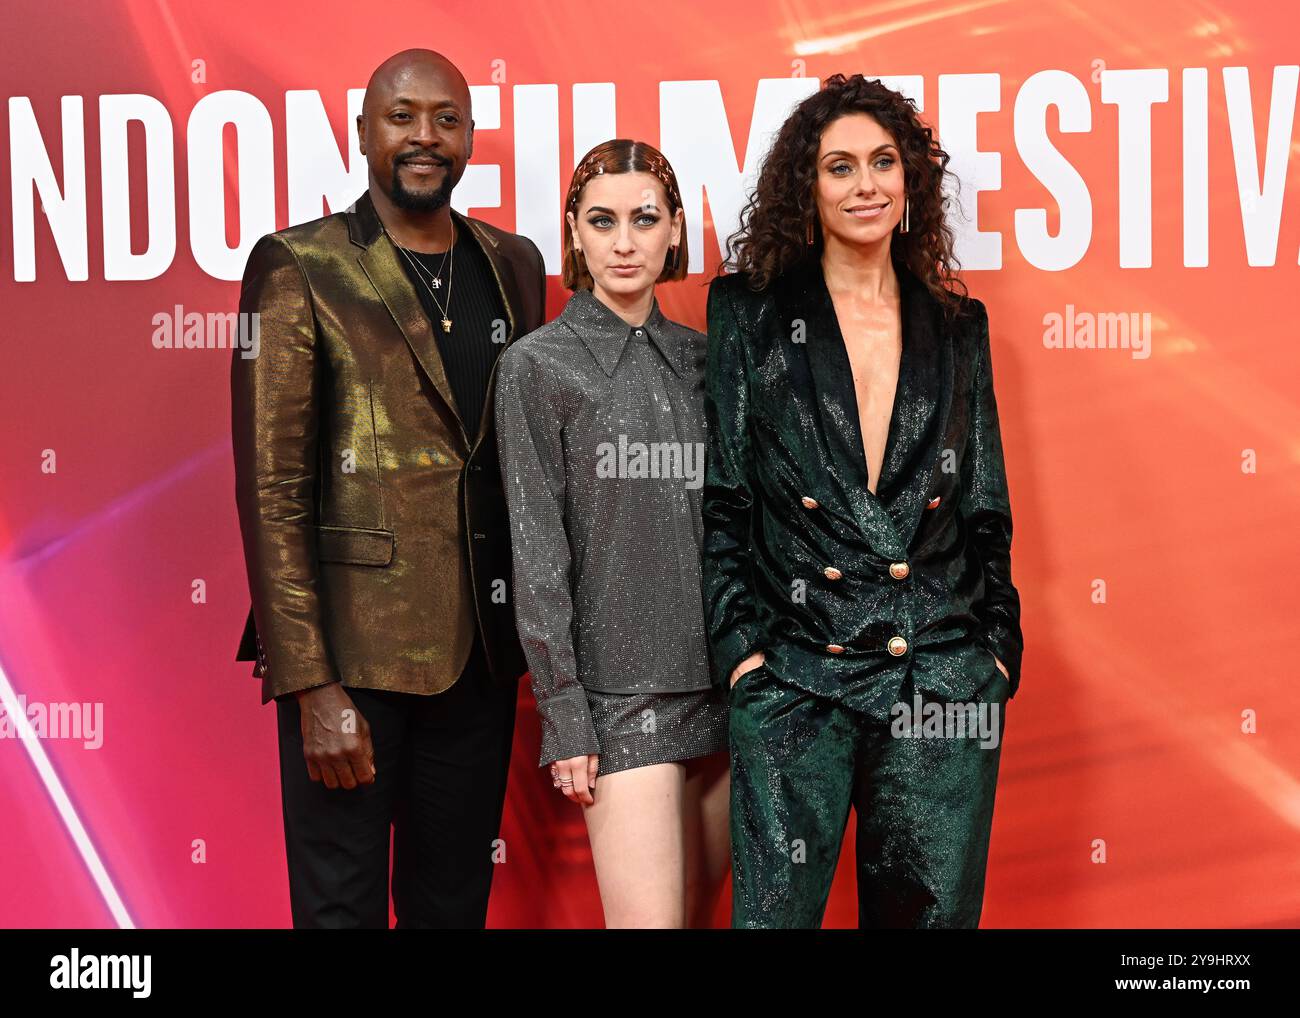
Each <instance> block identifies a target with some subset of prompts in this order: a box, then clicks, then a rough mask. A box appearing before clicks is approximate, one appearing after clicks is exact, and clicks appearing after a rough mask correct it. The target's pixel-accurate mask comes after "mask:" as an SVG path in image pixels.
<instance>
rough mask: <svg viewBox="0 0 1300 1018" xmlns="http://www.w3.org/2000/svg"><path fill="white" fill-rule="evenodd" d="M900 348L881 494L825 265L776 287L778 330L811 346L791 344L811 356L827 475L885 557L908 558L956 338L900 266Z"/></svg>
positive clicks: (798, 272)
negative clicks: (870, 483)
mask: <svg viewBox="0 0 1300 1018" xmlns="http://www.w3.org/2000/svg"><path fill="white" fill-rule="evenodd" d="M898 274H899V284H900V288H901V291H902V297H901V303H902V323H903V350H902V357H901V360H900V363H899V370H898V375H899V377H898V385H897V390H896V393H895V396H894V406H893V411H892V413H891V416H890V425H889V437H888V440H887V442H886V445H885V456H884V464H883V466H882V469H881V477H880V479H879V482H878V483H877V485H876V494H872V493H871V491H870V489H869V488H868V487H867V480H868V475H867V462H866V456H865V454H864V452H863V448H862V429H861V424H860V421H859V419H858V402H857V392H856V390H855V389H854V386H853V369H852V366H851V364H850V363H849V355H848V350H847V349H846V348H845V346H844V337H843V334H842V333H841V331H840V326H839V320H838V318H837V316H836V314H835V305H834V302H833V301H832V300H831V296H830V291H829V290H827V288H826V282H825V279H824V278H823V276H822V271H821V266H820V265H819V264H818V263H817V262H816V261H814V260H810V261H808V262H806V263H804V264H803V265H802V266H800V267H798V268H796V269H794V270H792V271H791V272H789V273H787V276H786V278H785V279H784V280H783V283H782V286H781V288H780V291H779V297H778V300H779V302H780V304H781V307H782V319H783V322H782V324H781V328H782V329H785V330H789V331H788V332H787V333H786V334H787V335H794V334H797V333H796V329H795V327H796V324H797V323H799V322H802V323H803V335H804V342H803V343H797V344H793V347H794V350H795V351H796V353H795V355H794V356H796V357H797V356H798V353H797V351H799V350H802V351H803V352H804V356H806V358H807V367H808V375H809V378H810V379H811V382H812V389H813V393H812V395H813V400H814V407H813V410H814V413H813V414H812V415H811V420H812V422H813V424H814V428H815V431H816V435H817V439H818V441H819V442H820V443H821V445H822V447H823V448H824V449H825V450H826V453H827V455H826V457H825V462H824V468H825V473H826V475H827V479H828V481H829V482H830V483H831V485H832V486H833V488H834V489H835V491H836V493H837V494H838V495H839V496H840V498H841V499H842V500H843V501H844V502H845V503H846V504H847V505H849V506H850V507H851V509H852V511H853V514H854V517H855V518H856V519H857V521H858V524H859V526H860V527H861V529H862V531H863V533H864V534H865V535H866V536H867V538H868V540H869V541H870V542H871V544H872V545H873V546H874V547H876V548H878V549H879V550H880V551H881V552H882V553H883V554H885V555H888V556H890V557H893V558H898V559H902V558H904V557H905V556H906V551H907V547H908V545H909V543H910V542H911V539H912V536H913V534H914V533H915V532H916V527H917V525H918V524H919V522H920V512H921V507H922V505H923V500H924V498H925V495H926V492H927V491H928V490H929V487H930V477H931V475H932V473H933V467H934V462H935V459H936V457H937V456H938V452H939V449H938V446H939V443H940V437H939V436H941V435H942V434H943V424H944V421H946V419H947V412H948V406H949V404H950V401H951V389H952V378H951V375H952V364H951V350H950V346H951V344H950V341H949V337H948V336H947V334H946V333H945V332H944V331H943V330H942V329H940V328H938V324H937V323H938V318H937V315H938V310H939V309H938V306H937V303H935V302H934V300H933V298H932V297H931V296H930V294H929V291H928V290H926V289H925V287H924V285H923V284H921V283H920V281H919V280H917V279H916V278H915V277H913V276H912V275H911V274H910V273H908V272H907V271H906V270H904V269H899V273H898Z"/></svg>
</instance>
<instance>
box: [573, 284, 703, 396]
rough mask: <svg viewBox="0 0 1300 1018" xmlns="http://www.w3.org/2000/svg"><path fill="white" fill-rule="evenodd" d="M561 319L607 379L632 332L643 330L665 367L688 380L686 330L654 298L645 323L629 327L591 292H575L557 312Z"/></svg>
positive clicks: (616, 365) (612, 374) (611, 374)
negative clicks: (669, 316) (670, 318)
mask: <svg viewBox="0 0 1300 1018" xmlns="http://www.w3.org/2000/svg"><path fill="white" fill-rule="evenodd" d="M560 320H561V321H562V322H564V323H565V324H566V325H567V326H569V328H570V329H571V330H572V331H573V332H574V334H575V335H577V337H578V338H579V339H580V340H582V342H583V343H584V344H585V345H586V347H587V349H588V350H590V351H591V355H592V356H593V357H595V358H596V361H597V363H599V364H600V367H601V370H603V371H604V372H605V374H607V375H608V376H609V377H610V378H613V377H614V369H615V368H617V367H618V362H619V358H621V357H622V356H623V347H625V346H626V345H627V341H628V339H629V337H630V336H631V335H632V332H633V330H635V329H643V330H644V331H645V333H646V335H647V336H648V337H649V339H650V342H651V343H652V344H653V345H654V346H655V347H656V348H657V349H658V350H659V353H660V354H662V355H663V358H664V360H665V361H667V362H668V366H669V367H671V368H672V369H673V371H674V372H675V373H676V374H677V375H679V376H680V377H682V378H685V377H687V364H686V355H687V349H686V348H687V342H686V335H685V330H683V329H679V328H678V327H677V326H675V325H674V324H673V323H672V322H670V321H669V320H668V318H667V317H665V315H664V313H663V312H662V311H661V310H660V309H659V299H658V298H657V297H652V298H651V304H650V314H649V315H647V316H646V320H645V323H644V324H642V325H628V324H627V322H625V321H623V319H622V318H620V317H619V316H618V314H617V313H616V312H615V311H613V310H612V309H611V308H609V307H607V306H606V305H605V304H604V303H603V302H602V301H601V299H600V298H599V297H597V296H596V295H595V294H594V293H592V292H591V291H590V290H586V289H582V290H575V291H574V292H573V294H572V295H571V296H570V297H569V301H568V303H567V304H565V305H564V310H563V311H561V312H560Z"/></svg>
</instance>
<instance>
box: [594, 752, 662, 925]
mask: <svg viewBox="0 0 1300 1018" xmlns="http://www.w3.org/2000/svg"><path fill="white" fill-rule="evenodd" d="M685 785H686V767H685V765H683V764H680V763H665V764H654V765H652V766H649V767H634V768H632V769H631V770H626V771H618V772H617V773H615V774H599V775H598V776H597V777H596V791H595V793H594V796H595V800H596V801H595V803H594V805H591V806H586V807H584V808H583V815H584V816H585V818H586V821H587V834H588V836H589V838H590V839H591V857H592V859H593V860H594V862H595V864H596V882H597V883H598V884H599V885H600V901H601V906H602V907H603V909H604V911H605V926H606V928H607V929H611V930H612V929H681V928H682V927H683V926H684V925H685V918H686V915H685V910H686V906H685V902H686V861H685V859H686V846H685V838H684V836H683V828H682V812H683V805H684V800H685V794H684V793H685Z"/></svg>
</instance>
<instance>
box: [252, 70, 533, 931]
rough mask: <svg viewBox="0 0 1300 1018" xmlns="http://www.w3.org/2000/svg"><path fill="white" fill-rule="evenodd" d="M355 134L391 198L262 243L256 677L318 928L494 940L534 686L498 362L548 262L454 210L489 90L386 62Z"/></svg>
mask: <svg viewBox="0 0 1300 1018" xmlns="http://www.w3.org/2000/svg"><path fill="white" fill-rule="evenodd" d="M362 110H363V111H362V113H361V115H360V116H359V117H358V118H357V132H358V139H359V141H360V149H361V152H362V153H363V154H364V155H365V157H366V160H367V162H368V164H369V184H370V186H369V189H368V191H367V192H366V193H365V194H363V195H362V196H361V197H360V198H359V199H358V200H357V202H356V203H355V204H354V205H353V206H352V207H351V208H349V209H348V210H347V211H346V212H341V213H338V214H335V215H331V216H326V217H325V218H323V219H318V220H316V221H314V222H310V223H305V224H302V225H300V226H296V227H293V228H290V229H287V230H282V231H280V232H279V233H275V234H270V235H268V236H266V237H263V238H262V239H261V240H260V241H259V242H258V244H257V245H256V246H255V247H254V248H253V251H252V253H251V254H250V256H249V260H248V266H247V269H246V271H245V274H244V281H243V290H242V295H241V299H240V310H241V311H242V312H249V313H256V314H257V315H258V316H259V319H258V321H259V332H260V353H259V355H258V356H257V357H255V358H252V359H244V358H242V357H241V356H239V353H238V352H237V353H236V356H235V357H234V359H233V365H232V373H231V396H232V412H233V445H234V457H235V483H236V501H237V504H238V509H239V521H240V527H241V531H242V534H243V543H244V555H245V559H246V563H247V567H248V579H249V586H250V588H251V591H252V602H253V603H252V611H251V612H250V615H249V620H248V625H247V628H246V632H245V639H244V642H243V646H242V647H241V649H240V651H241V652H240V654H239V658H240V659H241V660H251V659H253V658H254V657H255V658H256V660H257V666H256V668H255V671H254V674H255V675H258V676H260V677H261V679H262V702H263V703H267V702H269V701H270V700H272V699H275V700H276V704H277V713H278V722H279V744H280V771H281V786H282V798H283V806H284V820H285V841H286V848H287V855H288V865H289V884H290V898H291V904H292V912H293V921H294V925H295V926H296V927H304V926H314V927H320V926H329V927H339V926H367V927H375V926H379V927H387V926H388V915H389V913H388V861H389V830H390V826H391V829H392V831H393V836H394V842H393V846H392V851H393V879H392V896H393V905H394V910H395V912H396V916H397V923H398V925H399V926H441V927H448V926H450V927H482V926H483V925H484V923H485V921H486V911H487V898H488V891H489V888H490V885H491V877H492V868H493V863H494V844H495V840H496V838H497V835H498V832H499V828H500V821H501V812H502V807H503V804H504V797H505V785H506V774H507V769H508V764H509V759H510V747H511V740H512V732H513V727H514V709H515V701H516V697H517V683H518V679H519V677H520V676H521V675H522V674H523V673H524V672H525V670H526V665H525V662H524V658H523V654H522V651H521V650H520V647H519V643H518V638H517V636H516V633H515V627H514V619H513V603H512V598H511V596H510V582H511V568H510V561H511V559H510V544H509V531H508V527H507V522H506V505H505V500H504V495H503V492H502V487H501V479H500V471H499V466H498V462H497V452H496V449H497V443H496V435H495V429H494V424H493V415H492V389H493V385H494V380H495V372H496V358H497V356H498V354H499V353H500V351H501V350H502V349H504V347H505V346H506V345H507V344H508V343H509V342H510V341H512V340H513V339H514V338H516V337H518V336H522V335H524V334H525V333H528V332H531V331H532V330H534V329H536V328H537V327H538V326H539V325H541V324H542V321H543V319H544V315H545V283H546V277H545V268H544V265H543V262H542V257H541V255H540V253H539V252H538V250H537V247H536V246H535V245H534V244H533V243H532V242H531V241H530V240H528V239H527V238H525V237H520V236H516V235H514V234H511V233H507V232H505V231H503V230H499V229H497V228H495V227H492V226H489V225H488V224H486V223H482V222H479V221H477V220H473V219H470V218H468V217H466V216H463V215H461V214H459V213H457V212H455V211H454V210H453V209H452V208H451V205H450V197H451V192H452V188H453V187H454V186H455V184H456V183H457V182H458V181H459V180H460V178H461V176H462V174H463V173H464V170H465V166H466V163H467V162H468V160H469V158H470V155H471V154H472V151H473V120H472V119H471V111H470V96H469V88H468V86H467V84H466V82H465V79H464V77H463V76H462V75H461V74H460V72H459V71H458V70H457V69H456V68H455V66H454V65H453V64H451V63H450V62H449V61H447V60H446V59H445V58H444V57H442V56H440V55H439V54H436V53H432V52H430V51H428V50H408V51H406V52H403V53H398V54H397V55H395V56H394V57H391V58H390V59H389V60H387V61H385V62H384V63H383V64H382V65H380V67H379V68H378V69H377V70H376V71H375V73H374V75H373V76H372V77H371V80H370V82H369V84H368V86H367V89H366V96H365V101H364V105H363V107H362Z"/></svg>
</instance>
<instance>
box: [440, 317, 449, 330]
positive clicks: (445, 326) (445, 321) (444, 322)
mask: <svg viewBox="0 0 1300 1018" xmlns="http://www.w3.org/2000/svg"><path fill="white" fill-rule="evenodd" d="M442 331H443V332H450V331H451V319H450V318H444V319H443V320H442Z"/></svg>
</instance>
